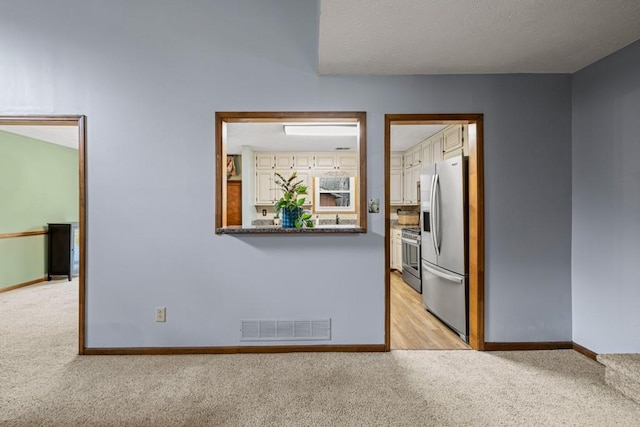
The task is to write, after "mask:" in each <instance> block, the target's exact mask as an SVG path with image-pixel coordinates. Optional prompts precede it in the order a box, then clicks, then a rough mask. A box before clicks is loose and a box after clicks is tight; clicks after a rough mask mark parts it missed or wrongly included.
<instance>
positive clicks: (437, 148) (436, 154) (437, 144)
mask: <svg viewBox="0 0 640 427" xmlns="http://www.w3.org/2000/svg"><path fill="white" fill-rule="evenodd" d="M442 140H443V133H438V134H437V135H436V136H434V137H433V138H431V140H430V141H431V154H432V156H433V157H432V161H433V163H438V162H441V161H442V160H443V158H442V151H443V150H442Z"/></svg>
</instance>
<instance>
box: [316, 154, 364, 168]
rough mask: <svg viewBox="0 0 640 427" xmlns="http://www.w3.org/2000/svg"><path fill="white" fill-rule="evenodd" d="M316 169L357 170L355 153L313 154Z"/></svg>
mask: <svg viewBox="0 0 640 427" xmlns="http://www.w3.org/2000/svg"><path fill="white" fill-rule="evenodd" d="M314 156H315V161H314V166H315V168H316V169H357V168H358V155H357V154H355V153H315V155H314Z"/></svg>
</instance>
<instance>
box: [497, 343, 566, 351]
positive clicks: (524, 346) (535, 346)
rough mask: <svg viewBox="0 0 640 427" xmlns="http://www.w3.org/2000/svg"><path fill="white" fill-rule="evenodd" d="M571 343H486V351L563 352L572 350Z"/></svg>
mask: <svg viewBox="0 0 640 427" xmlns="http://www.w3.org/2000/svg"><path fill="white" fill-rule="evenodd" d="M572 348H573V343H572V342H571V341H549V342H486V343H484V349H485V350H486V351H527V350H565V349H572Z"/></svg>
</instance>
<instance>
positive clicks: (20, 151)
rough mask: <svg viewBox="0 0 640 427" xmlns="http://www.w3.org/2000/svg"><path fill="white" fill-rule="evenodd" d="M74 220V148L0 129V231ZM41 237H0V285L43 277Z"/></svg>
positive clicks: (76, 209)
mask: <svg viewBox="0 0 640 427" xmlns="http://www.w3.org/2000/svg"><path fill="white" fill-rule="evenodd" d="M77 220H78V151H77V150H74V149H71V148H66V147H62V146H60V145H55V144H50V143H47V142H43V141H40V140H37V139H33V138H27V137H24V136H19V135H15V134H12V133H8V132H3V131H0V234H4V233H19V232H24V231H38V230H44V229H45V227H46V224H47V223H48V222H70V221H77ZM45 244H46V236H30V237H14V238H7V239H0V289H1V288H6V287H8V286H13V285H17V284H19V283H23V282H27V281H30V280H35V279H38V278H40V277H43V276H44V275H45V272H46V265H45V262H46V256H45V252H46V246H45Z"/></svg>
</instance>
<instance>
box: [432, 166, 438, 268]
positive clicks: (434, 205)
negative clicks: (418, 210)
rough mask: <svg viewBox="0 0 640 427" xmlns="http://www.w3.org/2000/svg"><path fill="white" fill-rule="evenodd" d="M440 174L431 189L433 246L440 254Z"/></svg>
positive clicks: (435, 176) (434, 178)
mask: <svg viewBox="0 0 640 427" xmlns="http://www.w3.org/2000/svg"><path fill="white" fill-rule="evenodd" d="M439 181H440V179H439V175H438V174H435V175H434V176H433V189H432V190H431V199H432V202H431V218H433V219H432V223H433V225H432V226H431V229H432V230H433V231H432V236H433V247H434V248H435V250H436V255H438V256H440V236H439V235H438V227H440V206H438V184H439Z"/></svg>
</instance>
